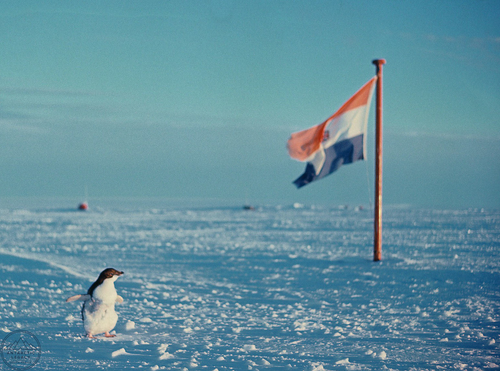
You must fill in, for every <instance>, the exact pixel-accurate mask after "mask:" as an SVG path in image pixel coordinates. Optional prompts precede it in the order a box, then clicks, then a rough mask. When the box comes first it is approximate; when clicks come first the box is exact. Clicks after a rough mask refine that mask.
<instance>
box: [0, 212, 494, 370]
mask: <svg viewBox="0 0 500 371" xmlns="http://www.w3.org/2000/svg"><path fill="white" fill-rule="evenodd" d="M366 209H367V208H365V209H363V210H361V209H359V210H354V209H352V208H351V209H349V208H347V209H346V208H339V207H321V206H317V205H315V206H314V207H312V206H308V205H304V204H294V205H276V206H274V205H271V206H262V207H259V208H257V210H253V211H249V210H243V208H239V207H228V206H226V205H217V204H214V205H208V206H206V205H203V206H196V205H186V206H183V205H168V204H165V205H157V206H154V207H151V206H150V205H149V204H144V205H143V204H140V203H139V204H134V205H133V206H131V207H128V208H126V207H123V206H119V205H113V204H111V203H110V204H108V205H103V206H96V205H92V208H90V209H89V210H88V211H87V212H78V211H72V210H69V209H64V208H53V207H47V206H38V207H36V208H35V207H33V208H30V207H24V208H19V207H18V208H16V207H11V208H3V209H2V208H0V319H1V321H0V330H1V331H0V338H2V339H3V338H4V337H5V336H7V335H8V334H9V333H10V331H13V330H17V329H25V330H28V331H30V332H31V333H33V334H34V335H35V336H36V337H37V338H38V339H39V341H40V343H41V345H42V355H41V358H40V361H39V363H40V364H39V365H38V366H37V367H40V369H46V370H59V369H65V368H72V369H77V370H99V369H107V370H109V369H111V370H113V369H117V370H118V369H145V370H162V369H168V370H183V369H187V370H191V369H196V370H198V369H200V370H202V369H207V370H215V369H217V370H220V371H222V370H248V369H252V370H263V369H269V370H289V369H297V370H318V371H319V370H380V369H392V370H408V369H414V370H426V369H429V370H431V369H432V370H434V369H449V370H460V369H491V368H498V365H499V364H500V352H499V350H500V346H499V344H500V290H499V289H498V287H499V283H500V279H499V273H500V259H499V258H500V222H499V221H500V212H499V211H494V210H421V209H412V208H410V207H394V208H391V207H386V208H385V209H384V230H383V238H384V245H383V260H382V261H381V262H378V263H374V262H373V261H372V251H371V250H372V226H373V221H372V214H371V212H369V211H366ZM106 267H113V268H116V269H119V270H123V271H124V272H125V274H124V275H123V276H122V277H120V278H119V279H118V280H117V281H116V282H115V286H116V289H117V292H118V294H119V295H121V296H122V297H123V298H124V302H123V303H121V304H117V305H116V310H117V312H118V315H119V319H118V324H117V326H116V328H115V331H114V333H116V335H117V336H116V337H114V338H105V337H103V336H99V337H98V338H97V339H88V338H86V337H85V336H84V335H85V334H84V332H83V326H82V324H81V319H80V306H81V302H73V303H65V299H66V298H68V297H70V296H72V295H76V294H83V293H85V292H86V290H87V289H88V287H89V286H90V284H91V283H92V282H93V280H95V279H96V277H97V276H98V274H99V273H100V271H101V270H103V269H104V268H106Z"/></svg>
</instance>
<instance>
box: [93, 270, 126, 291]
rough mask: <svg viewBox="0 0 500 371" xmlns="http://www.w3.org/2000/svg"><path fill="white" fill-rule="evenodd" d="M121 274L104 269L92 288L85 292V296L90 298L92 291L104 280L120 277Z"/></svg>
mask: <svg viewBox="0 0 500 371" xmlns="http://www.w3.org/2000/svg"><path fill="white" fill-rule="evenodd" d="M122 274H123V272H120V271H117V270H116V269H114V268H106V269H105V270H103V271H102V272H101V274H100V275H99V277H98V278H97V280H96V281H95V282H94V283H93V284H92V286H90V287H89V289H88V291H87V295H90V296H92V295H93V294H94V290H95V289H96V287H97V286H99V285H100V284H102V283H103V282H104V280H105V279H107V278H111V277H113V276H121V275H122Z"/></svg>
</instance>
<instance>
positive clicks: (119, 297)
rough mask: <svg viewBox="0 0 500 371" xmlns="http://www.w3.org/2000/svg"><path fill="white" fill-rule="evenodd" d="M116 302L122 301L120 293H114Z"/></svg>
mask: <svg viewBox="0 0 500 371" xmlns="http://www.w3.org/2000/svg"><path fill="white" fill-rule="evenodd" d="M116 302H117V303H120V304H121V303H123V298H122V297H121V296H120V295H116Z"/></svg>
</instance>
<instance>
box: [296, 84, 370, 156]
mask: <svg viewBox="0 0 500 371" xmlns="http://www.w3.org/2000/svg"><path fill="white" fill-rule="evenodd" d="M375 81H377V76H375V77H373V78H372V79H370V81H368V82H367V83H366V84H365V85H363V86H362V87H361V89H359V90H358V91H357V92H356V93H355V94H354V95H353V96H352V97H351V98H349V100H348V101H347V102H345V103H344V104H343V105H342V107H340V109H339V110H338V111H337V112H335V113H334V114H333V116H331V117H329V118H328V120H326V121H325V122H323V123H322V124H319V125H316V126H313V127H312V128H309V129H306V130H302V131H299V132H296V133H293V134H292V135H291V136H290V139H288V144H287V148H288V154H289V155H290V157H292V158H294V159H296V160H299V161H306V160H307V158H309V156H311V155H312V154H313V153H314V152H316V151H317V150H318V149H319V148H320V146H321V142H322V141H323V136H324V132H325V127H326V125H327V124H328V123H329V122H330V121H331V120H332V119H334V118H336V117H338V116H341V115H342V114H344V113H346V112H347V111H350V110H353V109H355V108H358V107H361V106H364V105H366V104H368V99H369V98H370V93H371V89H372V86H373V84H374V83H375Z"/></svg>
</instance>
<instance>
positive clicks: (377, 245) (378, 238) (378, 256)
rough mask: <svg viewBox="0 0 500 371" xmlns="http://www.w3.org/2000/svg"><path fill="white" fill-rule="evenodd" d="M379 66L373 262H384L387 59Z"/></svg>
mask: <svg viewBox="0 0 500 371" xmlns="http://www.w3.org/2000/svg"><path fill="white" fill-rule="evenodd" d="M372 63H373V64H374V65H375V66H377V77H378V79H377V108H376V112H375V115H376V118H375V120H376V122H375V125H376V126H375V221H374V240H373V261H380V260H382V66H383V65H384V64H385V59H375V60H373V62H372Z"/></svg>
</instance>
